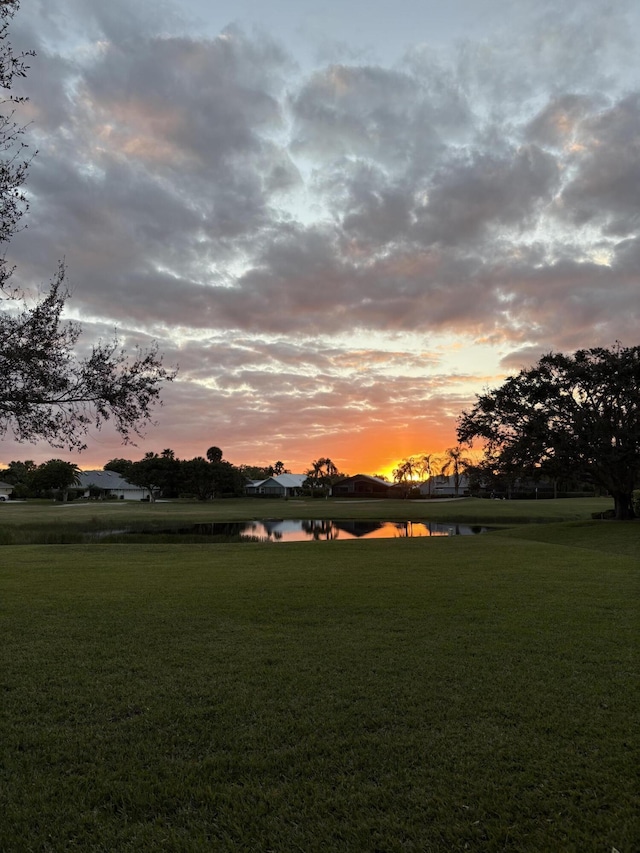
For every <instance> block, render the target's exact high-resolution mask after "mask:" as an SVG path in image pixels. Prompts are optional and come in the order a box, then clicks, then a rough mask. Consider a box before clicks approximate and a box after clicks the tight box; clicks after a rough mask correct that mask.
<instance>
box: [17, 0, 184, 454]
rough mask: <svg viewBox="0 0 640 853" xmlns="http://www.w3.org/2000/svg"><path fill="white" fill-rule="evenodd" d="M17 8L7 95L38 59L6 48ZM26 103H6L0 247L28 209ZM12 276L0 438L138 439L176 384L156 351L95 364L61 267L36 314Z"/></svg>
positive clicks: (104, 353) (115, 349) (112, 351)
mask: <svg viewBox="0 0 640 853" xmlns="http://www.w3.org/2000/svg"><path fill="white" fill-rule="evenodd" d="M18 7H19V2H18V0H2V3H0V88H2V89H4V91H5V92H7V93H10V91H11V88H12V85H13V83H14V80H15V78H16V77H24V76H26V72H27V69H28V66H27V65H26V57H28V56H29V55H33V54H32V53H24V54H14V52H13V50H12V47H11V44H10V42H9V40H8V38H9V29H8V28H9V23H10V21H11V18H12V17H13V15H14V14H15V12H16V11H17V9H18ZM23 100H24V99H22V98H16V97H14V96H13V95H11V94H8V95H7V96H6V97H5V98H4V100H2V101H1V102H0V103H1V105H2V108H3V109H2V115H1V116H0V155H1V159H0V243H6V242H8V241H9V240H10V239H11V237H12V236H13V235H14V234H15V233H16V232H17V231H18V230H19V227H20V219H21V217H22V216H23V214H24V213H25V211H26V209H27V201H26V197H25V194H24V191H23V189H22V187H23V184H24V181H25V178H26V174H27V169H28V166H29V159H28V157H26V156H25V148H26V147H27V146H26V143H24V141H23V139H22V136H23V134H24V132H25V128H24V127H21V126H20V125H18V124H17V123H16V122H15V121H14V114H15V110H16V107H17V106H19V104H20V103H21V102H22V101H23ZM12 273H13V269H12V268H11V267H9V266H8V265H7V262H6V259H5V258H4V256H2V257H0V436H2V435H5V434H6V433H7V432H8V431H10V432H12V433H13V434H14V436H15V437H16V438H17V439H18V440H20V441H37V440H39V439H44V440H46V441H48V442H49V443H50V444H51V445H52V446H54V447H68V448H69V449H70V450H71V449H76V450H81V449H83V448H85V447H86V443H85V440H84V439H85V436H86V434H87V432H88V430H89V429H90V428H96V429H100V427H101V426H102V425H103V424H104V423H105V422H106V421H112V422H113V423H114V425H115V428H116V430H117V431H118V432H119V433H120V436H121V438H122V440H123V441H124V442H125V443H127V442H130V441H132V438H133V436H134V435H142V431H143V430H144V428H145V427H146V426H147V425H148V424H149V423H151V412H152V409H153V407H154V406H155V404H156V403H158V402H159V399H160V389H161V386H162V384H163V382H165V381H170V380H172V379H173V378H174V376H175V371H172V370H167V369H166V368H165V367H164V366H163V364H162V357H161V356H160V355H159V353H158V348H157V346H156V345H155V344H154V345H152V346H151V348H149V349H147V350H142V349H137V350H135V351H134V353H133V354H132V355H131V356H130V355H129V354H128V353H126V352H125V351H124V350H123V349H122V348H121V347H120V344H119V341H118V338H117V337H116V338H114V339H113V340H112V341H110V342H107V343H105V342H102V341H100V342H98V343H97V344H95V345H94V346H93V348H92V350H91V353H90V355H89V356H86V357H80V356H78V355H76V353H75V345H76V344H77V342H78V339H79V337H80V335H81V327H80V326H79V325H78V324H77V323H68V322H63V321H62V312H63V309H64V307H65V304H66V302H67V299H68V297H69V291H68V289H67V286H66V283H65V277H66V270H65V267H64V265H63V264H59V266H58V270H57V272H56V274H55V276H54V277H53V279H52V280H51V282H50V284H49V288H48V291H47V292H46V293H45V295H44V296H43V297H42V298H41V299H40V300H38V301H37V302H36V303H35V304H32V305H29V304H27V302H26V301H24V300H23V299H22V297H21V295H20V294H19V293H18V292H17V291H16V290H15V289H12V288H11V282H10V280H11V276H12Z"/></svg>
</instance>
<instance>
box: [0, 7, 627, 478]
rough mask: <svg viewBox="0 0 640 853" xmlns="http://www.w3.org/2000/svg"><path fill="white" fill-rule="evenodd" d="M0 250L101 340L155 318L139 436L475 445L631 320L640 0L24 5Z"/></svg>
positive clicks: (204, 443)
mask: <svg viewBox="0 0 640 853" xmlns="http://www.w3.org/2000/svg"><path fill="white" fill-rule="evenodd" d="M12 41H13V44H14V46H18V47H20V48H24V49H26V48H33V49H35V50H36V52H37V56H36V57H35V58H34V59H33V60H32V61H31V70H30V72H29V76H28V78H27V79H26V80H25V81H24V82H23V83H22V84H21V86H22V91H23V92H24V94H27V95H28V96H29V98H30V101H29V103H28V105H26V106H25V107H24V108H23V109H22V112H21V118H23V119H24V121H26V122H29V127H28V132H27V137H26V138H27V141H28V142H29V143H30V145H31V147H32V149H33V150H35V149H37V152H38V153H37V156H36V157H35V158H34V160H33V162H32V165H31V168H30V172H29V177H28V181H27V187H26V188H27V191H28V195H29V199H30V210H29V213H28V217H27V220H26V221H27V224H28V227H27V228H26V229H25V230H23V231H21V232H20V233H19V234H18V235H16V236H15V237H14V239H13V240H12V242H11V244H10V246H9V250H8V257H9V260H10V261H11V262H12V263H15V264H16V266H17V272H16V279H17V283H19V284H20V285H21V286H22V287H23V288H25V290H26V291H27V292H29V293H37V292H38V289H39V288H42V287H43V286H46V283H47V282H48V281H49V280H50V279H51V278H52V276H53V274H54V273H55V270H56V266H57V262H58V260H59V259H64V261H65V263H66V265H67V269H68V281H69V284H70V287H71V291H72V298H71V300H70V301H69V303H68V314H69V317H70V318H73V319H77V320H80V321H81V323H82V326H83V329H84V335H83V340H84V341H85V342H86V344H87V345H88V344H89V343H90V342H91V341H92V340H96V339H103V340H108V339H110V338H111V337H112V336H113V334H114V330H115V329H117V334H118V336H119V339H120V340H121V341H122V343H123V344H124V345H125V346H126V347H127V348H129V349H132V348H133V347H134V346H135V345H136V344H141V345H143V346H146V345H149V343H150V342H151V341H153V340H155V341H157V342H158V344H159V346H160V349H161V351H162V352H163V353H164V358H165V363H166V364H167V365H177V366H178V369H179V372H178V376H177V378H176V380H175V381H174V382H173V383H172V384H171V385H168V386H167V387H166V388H165V389H164V391H163V395H162V396H163V401H164V404H163V406H162V407H161V408H159V409H157V410H156V413H155V421H156V423H155V424H154V425H153V426H151V427H149V429H148V430H147V433H146V436H145V437H144V439H141V440H139V441H138V444H137V446H136V447H127V446H124V447H123V446H122V445H121V444H120V443H119V440H118V437H117V435H116V434H115V433H114V431H113V430H112V429H110V427H109V426H107V427H106V428H104V429H103V430H101V431H100V432H96V431H93V432H92V433H91V434H90V435H89V438H88V448H87V450H86V451H84V452H83V453H82V455H81V456H79V457H78V456H71V455H70V454H65V453H64V452H61V451H59V450H53V449H52V448H50V447H49V446H48V445H46V444H38V445H29V444H17V443H15V442H13V441H11V440H10V439H9V437H7V438H6V439H5V440H3V442H2V444H1V445H0V462H2V463H4V464H6V463H8V462H9V461H10V460H11V459H34V460H35V461H36V462H41V461H44V460H46V459H50V458H52V457H54V456H56V457H60V456H62V457H63V458H68V459H70V460H72V461H76V462H77V464H79V465H80V467H81V468H84V469H89V468H92V467H102V465H103V464H104V463H105V462H106V461H107V460H109V459H111V458H113V457H116V456H118V457H125V458H130V459H138V458H140V457H141V456H142V455H143V454H144V453H145V452H147V451H156V452H161V451H162V450H163V449H165V448H172V449H173V450H174V451H175V452H176V454H177V455H178V456H179V457H180V458H192V457H193V456H200V455H204V454H205V452H206V450H207V448H209V447H210V446H212V445H216V446H218V447H221V448H222V449H223V451H224V456H225V458H226V459H228V460H230V461H231V462H233V463H234V464H248V465H266V464H273V463H274V462H275V461H276V460H282V461H284V463H285V465H286V466H287V468H289V469H290V470H292V471H294V472H302V471H304V470H305V469H307V468H308V467H309V466H310V463H311V461H312V460H313V459H317V458H319V457H326V456H329V457H330V458H331V459H332V460H333V462H334V463H335V464H336V465H337V466H338V468H339V469H340V470H341V471H344V472H346V473H350V474H355V473H369V474H374V473H383V474H389V473H390V471H391V469H392V468H393V467H394V466H395V465H396V464H397V462H398V460H399V459H401V458H403V457H406V456H410V455H420V454H422V453H439V452H441V451H443V450H444V449H445V448H447V447H451V446H453V445H455V443H456V420H457V417H458V416H459V414H460V413H461V412H462V411H463V410H465V409H466V410H468V409H469V408H470V407H471V406H472V405H473V402H474V400H475V397H476V395H477V394H479V393H482V391H483V390H486V389H487V388H491V387H496V386H497V385H499V384H501V382H502V381H503V380H504V378H505V377H506V376H507V375H509V374H510V373H512V372H514V371H516V372H517V371H518V370H519V369H520V368H521V367H525V366H529V365H531V364H533V363H534V362H535V361H536V360H537V359H538V358H539V357H540V356H541V355H542V354H544V353H546V352H549V351H552V350H553V351H564V352H573V351H575V350H576V349H578V348H584V347H592V346H611V345H613V344H614V343H615V342H616V341H619V342H620V343H622V344H623V345H625V346H633V345H637V344H638V343H640V341H639V340H638V329H639V326H640V322H639V321H640V206H639V202H640V85H639V84H640V81H639V75H638V67H639V66H638V62H637V56H638V55H640V44H639V41H640V4H638V3H636V2H625V0H615V1H614V0H571V2H568V0H565V2H562V0H553V1H552V2H547V0H535V2H534V0H449V2H447V3H446V4H443V3H441V2H440V0H438V2H435V0H393V2H391V0H367V2H366V3H365V2H364V0H325V2H323V3H322V4H317V3H313V2H311V0H272V2H265V1H264V0H261V2H258V0H235V2H229V0H216V2H215V3H212V2H210V0H181V2H180V3H176V4H172V3H171V2H169V0H156V2H147V0H110V2H109V3H104V2H103V0H23V2H22V7H21V9H20V11H19V12H18V14H17V15H16V17H15V19H14V21H13V28H12Z"/></svg>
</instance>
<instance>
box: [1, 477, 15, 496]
mask: <svg viewBox="0 0 640 853" xmlns="http://www.w3.org/2000/svg"><path fill="white" fill-rule="evenodd" d="M12 492H13V486H12V485H11V483H3V482H2V481H0V501H8V500H9V498H10V497H11V494H12Z"/></svg>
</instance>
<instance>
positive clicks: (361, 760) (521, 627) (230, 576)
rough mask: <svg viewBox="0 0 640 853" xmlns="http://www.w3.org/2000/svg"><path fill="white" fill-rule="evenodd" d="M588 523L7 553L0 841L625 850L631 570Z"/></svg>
mask: <svg viewBox="0 0 640 853" xmlns="http://www.w3.org/2000/svg"><path fill="white" fill-rule="evenodd" d="M588 529H589V528H587V530H586V532H585V531H583V534H582V536H581V538H580V545H579V547H576V546H574V545H563V544H561V543H562V539H563V537H562V534H561V532H559V527H556V528H555V533H554V531H553V530H552V527H550V528H549V531H550V532H549V536H550V538H551V540H552V541H551V542H550V543H549V542H544V541H534V542H531V541H524V540H522V539H519V538H516V537H515V536H514V532H513V531H508V533H509V536H505V535H503V534H499V535H498V536H494V535H491V536H487V537H485V538H483V539H478V538H474V539H473V540H465V539H462V538H461V539H457V540H431V541H423V540H407V541H392V542H385V541H377V542H347V543H315V544H302V545H295V544H292V545H286V546H277V547H269V546H260V545H257V546H254V545H228V546H225V545H223V546H212V547H206V546H183V547H180V546H133V547H124V546H118V545H113V546H96V545H92V546H87V547H82V546H60V547H57V546H49V547H44V546H22V547H6V548H3V549H2V557H3V568H2V570H1V571H0V596H1V598H0V601H1V602H2V604H1V608H2V610H1V613H2V634H3V645H2V653H1V654H2V662H1V669H0V673H1V675H0V680H1V683H0V690H1V691H2V697H3V699H2V730H1V731H0V743H1V747H0V748H1V750H2V771H1V776H0V783H1V791H0V813H1V814H2V815H3V819H2V820H1V821H0V849H2V850H11V851H22V850H24V851H26V850H42V851H45V850H51V851H62V850H74V849H78V850H83V851H94V850H95V851H98V850H100V851H102V850H105V851H106V850H118V851H143V850H144V851H147V850H153V849H166V850H172V851H205V850H206V851H210V850H229V851H268V850H273V851H291V850H303V851H310V852H311V851H327V850H332V851H375V850H379V851H407V850H413V851H443V850H471V851H499V850H500V851H503V850H512V851H541V850H553V851H581V853H583V851H600V850H606V851H610V850H611V849H612V848H614V847H615V848H616V849H618V850H620V851H621V853H627V851H628V853H631V851H635V850H637V849H638V848H639V847H640V822H639V818H638V814H639V809H638V806H639V803H638V784H637V783H638V778H637V767H638V763H637V759H638V754H637V741H636V740H635V738H636V734H637V729H636V728H635V723H636V722H637V708H638V698H639V696H638V685H637V670H638V655H637V604H636V602H637V592H638V560H637V558H636V557H635V556H632V555H629V554H625V553H616V546H615V530H616V528H613V530H614V533H613V534H612V546H611V547H610V548H608V549H607V548H604V549H603V547H602V541H601V539H599V540H598V541H599V543H600V544H599V550H595V549H591V548H589V547H588V536H589V533H588ZM593 529H597V530H602V528H601V527H600V528H593ZM625 529H630V528H628V527H625ZM597 535H598V536H600V534H599V533H598V534H597ZM620 550H621V551H623V552H624V550H625V548H624V547H623V548H621V549H620ZM634 678H635V679H636V680H635V681H634Z"/></svg>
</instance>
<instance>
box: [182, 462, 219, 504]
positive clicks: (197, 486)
mask: <svg viewBox="0 0 640 853" xmlns="http://www.w3.org/2000/svg"><path fill="white" fill-rule="evenodd" d="M217 464H219V463H214V462H208V461H207V460H206V459H203V458H202V456H196V458H195V459H188V460H186V461H185V462H183V463H182V476H183V481H182V482H183V487H184V489H185V491H187V492H189V493H191V494H193V495H195V497H197V499H198V500H199V501H208V500H210V499H211V498H212V497H213V496H214V494H215V491H216V465H217Z"/></svg>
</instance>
